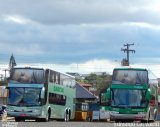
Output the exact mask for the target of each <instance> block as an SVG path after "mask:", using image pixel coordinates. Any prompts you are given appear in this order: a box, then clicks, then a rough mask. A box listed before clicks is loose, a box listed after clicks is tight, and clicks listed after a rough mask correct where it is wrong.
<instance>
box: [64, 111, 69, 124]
mask: <svg viewBox="0 0 160 127" xmlns="http://www.w3.org/2000/svg"><path fill="white" fill-rule="evenodd" d="M64 121H65V122H68V121H69V113H68V111H67V110H66V111H65V113H64Z"/></svg>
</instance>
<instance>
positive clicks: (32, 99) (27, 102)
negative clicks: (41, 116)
mask: <svg viewBox="0 0 160 127" xmlns="http://www.w3.org/2000/svg"><path fill="white" fill-rule="evenodd" d="M40 93H41V89H40V88H14V87H10V88H9V97H8V105H14V106H38V105H40Z"/></svg>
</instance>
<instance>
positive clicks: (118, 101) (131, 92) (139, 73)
mask: <svg viewBox="0 0 160 127" xmlns="http://www.w3.org/2000/svg"><path fill="white" fill-rule="evenodd" d="M106 97H107V99H108V100H109V102H110V119H111V120H115V121H119V120H140V121H143V122H145V121H146V122H148V121H151V120H155V119H156V116H157V111H158V81H157V79H156V78H155V76H154V75H153V73H152V72H151V71H149V70H147V69H142V68H141V69H140V68H139V69H138V68H116V69H114V71H113V76H112V83H111V86H110V88H109V89H107V92H106Z"/></svg>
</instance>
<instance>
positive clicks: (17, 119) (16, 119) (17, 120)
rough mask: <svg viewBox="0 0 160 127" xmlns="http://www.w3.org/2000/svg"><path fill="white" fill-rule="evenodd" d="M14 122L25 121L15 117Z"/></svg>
mask: <svg viewBox="0 0 160 127" xmlns="http://www.w3.org/2000/svg"><path fill="white" fill-rule="evenodd" d="M15 121H16V122H20V121H25V119H21V118H19V117H15Z"/></svg>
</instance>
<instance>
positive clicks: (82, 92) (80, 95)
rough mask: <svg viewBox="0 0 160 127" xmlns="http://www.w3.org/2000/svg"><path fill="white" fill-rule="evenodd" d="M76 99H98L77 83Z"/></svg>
mask: <svg viewBox="0 0 160 127" xmlns="http://www.w3.org/2000/svg"><path fill="white" fill-rule="evenodd" d="M76 98H77V99H96V97H95V96H94V95H93V94H92V93H91V92H89V91H88V90H87V89H86V88H84V87H83V86H81V85H80V84H79V83H76Z"/></svg>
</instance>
